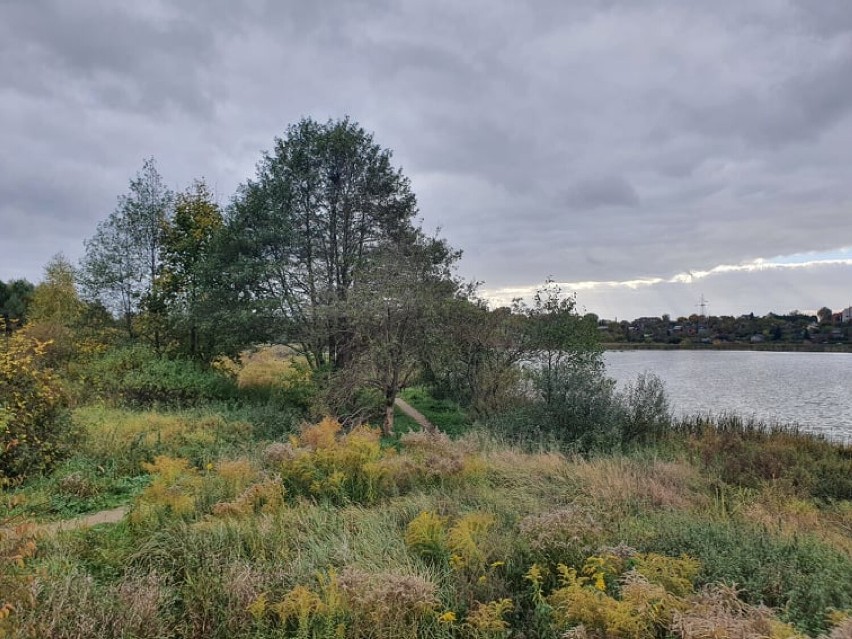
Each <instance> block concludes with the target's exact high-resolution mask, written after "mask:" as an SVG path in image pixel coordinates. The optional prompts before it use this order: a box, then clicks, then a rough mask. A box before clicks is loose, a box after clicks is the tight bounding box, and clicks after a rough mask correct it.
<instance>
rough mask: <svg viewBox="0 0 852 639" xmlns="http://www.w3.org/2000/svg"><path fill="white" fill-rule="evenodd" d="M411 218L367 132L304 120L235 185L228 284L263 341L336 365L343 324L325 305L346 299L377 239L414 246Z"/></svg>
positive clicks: (383, 154)
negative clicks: (255, 170) (289, 345)
mask: <svg viewBox="0 0 852 639" xmlns="http://www.w3.org/2000/svg"><path fill="white" fill-rule="evenodd" d="M415 213H416V201H415V197H414V194H413V193H412V192H411V188H410V184H409V181H408V179H407V178H405V176H404V175H403V174H402V172H401V171H400V170H398V169H395V168H394V167H393V166H392V165H391V152H390V151H388V150H386V149H382V148H381V147H380V146H379V145H378V144H376V143H375V142H374V141H373V136H372V135H371V134H369V133H367V132H366V131H365V130H364V129H362V128H361V127H360V126H358V125H357V124H355V123H354V122H351V121H350V120H349V119H344V120H339V121H329V122H326V123H325V124H320V123H317V122H315V121H313V120H311V119H305V120H302V121H301V122H299V123H297V124H295V125H293V126H291V127H290V128H288V130H287V133H286V135H285V137H284V138H280V139H277V140H276V141H275V147H274V149H273V151H272V152H271V153H269V154H267V155H265V156H264V157H263V159H262V160H261V162H260V164H259V166H258V173H257V177H256V178H255V179H254V180H252V181H249V182H247V183H246V184H244V185H243V186H242V187H241V188H240V191H239V193H238V195H237V197H236V199H235V202H234V205H233V208H232V210H231V212H230V215H229V219H228V222H227V233H226V234H227V237H228V238H229V245H226V246H225V247H224V248H223V252H224V254H226V255H228V256H230V261H228V262H227V263H225V264H223V265H222V268H221V270H222V271H224V272H226V273H227V274H228V275H229V277H230V282H229V283H228V284H227V285H226V287H227V288H228V289H229V290H230V293H231V294H232V296H233V298H234V299H235V300H239V301H240V302H241V303H242V304H247V305H250V307H251V310H252V312H253V315H256V316H259V317H257V318H256V319H255V320H253V326H254V327H255V328H257V329H258V330H260V331H262V332H264V333H265V334H266V337H267V339H284V340H287V341H289V342H291V343H294V344H296V345H299V346H300V347H301V350H302V351H303V353H304V355H305V356H306V357H307V359H308V361H309V363H310V364H311V365H312V366H314V367H321V366H324V365H327V364H328V365H331V366H332V367H333V368H337V369H339V368H343V367H345V365H346V364H347V363H348V362H349V361H350V359H351V356H352V350H351V347H352V328H351V322H350V320H349V318H348V317H347V316H346V315H345V314H340V313H329V312H328V309H329V308H332V307H337V306H338V305H339V304H340V303H342V302H345V301H346V299H347V298H348V295H349V293H350V291H351V290H352V287H353V286H354V284H355V279H356V274H357V272H358V267H359V265H361V264H362V263H363V261H364V260H365V259H366V258H367V257H368V256H369V254H370V253H371V252H373V251H374V250H376V249H377V247H378V246H379V244H380V243H382V242H386V241H393V242H403V241H413V240H414V235H415V229H414V227H413V224H412V219H413V217H414V215H415ZM406 238H408V240H406ZM226 244H228V243H226ZM237 328H239V326H237ZM255 337H257V336H255Z"/></svg>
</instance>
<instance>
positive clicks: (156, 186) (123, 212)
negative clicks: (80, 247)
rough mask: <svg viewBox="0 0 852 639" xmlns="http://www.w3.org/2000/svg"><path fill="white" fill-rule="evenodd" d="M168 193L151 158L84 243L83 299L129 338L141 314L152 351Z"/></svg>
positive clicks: (159, 318) (159, 319)
mask: <svg viewBox="0 0 852 639" xmlns="http://www.w3.org/2000/svg"><path fill="white" fill-rule="evenodd" d="M172 199H173V196H172V193H171V191H169V190H168V189H167V188H166V187H165V185H164V184H163V179H162V178H161V177H160V174H159V173H158V172H157V168H156V164H155V162H154V159H153V158H149V159H147V160H145V162H144V163H143V165H142V170H141V172H139V173H138V174H137V175H136V178H135V179H133V180H131V181H130V191H129V193H127V194H126V195H123V196H121V197H120V198H119V203H118V207H117V208H116V210H115V211H113V213H112V214H110V216H109V217H108V218H107V219H106V220H104V221H103V222H101V223H100V224H99V225H98V228H97V231H96V232H95V235H94V236H93V237H92V238H91V239H89V240H88V241H87V242H86V254H85V256H84V258H83V262H82V265H81V274H82V277H81V280H82V281H81V283H82V288H83V291H84V293H85V296H86V297H87V299H89V300H91V301H96V302H99V303H102V304H103V305H104V306H105V307H106V308H108V309H109V310H110V311H112V312H113V313H115V314H116V315H117V316H119V317H121V318H122V319H123V320H124V322H125V328H126V330H127V334H128V336H129V337H131V338H132V337H134V336H135V329H134V322H133V320H134V318H135V317H138V316H140V315H142V314H143V313H144V314H146V317H145V319H146V324H147V327H148V329H149V333H150V337H151V339H152V341H153V343H154V345H155V346H156V347H159V344H160V335H161V330H162V323H163V311H164V308H163V302H162V299H161V295H160V293H159V290H158V289H157V288H156V287H155V281H156V279H157V275H158V274H159V271H160V267H161V251H162V236H163V227H164V225H165V222H166V220H168V218H169V216H170V213H171V206H172Z"/></svg>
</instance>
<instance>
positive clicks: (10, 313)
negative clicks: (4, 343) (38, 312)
mask: <svg viewBox="0 0 852 639" xmlns="http://www.w3.org/2000/svg"><path fill="white" fill-rule="evenodd" d="M33 288H34V287H33V285H32V284H30V283H29V282H28V281H27V280H23V279H22V280H11V281H9V282H3V281H2V280H0V323H2V327H0V328H2V330H3V331H4V332H5V334H6V335H7V336H9V335H11V334H12V331H14V330H15V328H18V327H20V326H21V325H23V324H24V323H25V322H26V321H27V311H28V307H29V304H30V300H31V299H32V294H33Z"/></svg>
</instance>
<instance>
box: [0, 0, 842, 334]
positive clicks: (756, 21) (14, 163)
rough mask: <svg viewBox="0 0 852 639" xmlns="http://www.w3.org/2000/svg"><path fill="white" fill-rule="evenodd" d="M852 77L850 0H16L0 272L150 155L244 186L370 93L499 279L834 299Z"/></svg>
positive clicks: (107, 203)
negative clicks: (280, 148)
mask: <svg viewBox="0 0 852 639" xmlns="http://www.w3.org/2000/svg"><path fill="white" fill-rule="evenodd" d="M850 79H852V3H850V2H848V0H819V1H818V2H814V1H813V0H752V1H750V2H742V1H741V0H715V1H714V2H683V1H682V0H645V1H643V2H636V1H635V0H572V1H571V2H564V1H562V0H539V1H527V2H519V1H509V0H465V1H464V2H459V1H458V0H453V1H450V0H416V1H415V0H395V1H392V2H391V1H389V0H388V1H383V0H371V1H361V0H327V1H323V2H319V1H318V2H301V1H300V2H297V1H283V0H282V1H274V0H268V1H264V0H242V1H238V0H172V1H169V2H165V1H164V2H160V1H157V0H147V1H146V2H114V1H112V0H100V1H96V0H75V2H67V1H63V0H0V151H2V152H0V279H2V280H9V279H12V278H17V277H26V278H28V279H30V280H31V281H37V280H38V279H40V277H41V273H42V270H43V267H44V265H45V263H46V262H47V261H48V260H49V259H50V258H51V256H53V255H54V254H56V253H58V252H62V253H64V254H65V255H66V256H67V257H68V258H70V259H71V260H72V261H76V260H78V259H79V258H80V257H81V256H82V254H83V250H84V245H83V242H84V240H85V239H86V238H88V237H91V236H92V235H93V233H94V231H95V227H96V225H97V223H98V222H99V221H100V220H102V219H104V218H106V216H107V215H109V213H110V212H111V211H112V210H113V209H114V208H115V206H116V201H117V198H118V197H119V196H120V195H122V194H123V193H126V192H127V190H128V184H129V181H130V179H131V178H133V177H134V176H135V174H136V173H137V172H138V171H139V170H140V169H141V167H142V162H143V160H144V159H145V158H147V157H151V156H153V157H154V158H155V159H156V161H157V166H158V169H159V171H160V173H161V174H162V176H163V178H164V179H165V181H166V183H167V184H168V185H169V186H170V187H171V188H173V189H176V190H182V189H184V188H186V187H187V186H188V185H189V184H190V183H191V181H192V180H193V179H194V178H197V177H204V178H205V179H206V180H207V182H208V184H209V185H210V186H211V187H212V188H213V190H214V192H215V194H216V197H217V198H218V200H219V202H220V203H221V204H223V205H227V203H228V202H229V201H230V199H231V197H232V195H233V193H234V191H235V190H236V188H237V186H238V185H239V184H240V183H242V182H244V181H245V180H247V179H249V178H251V177H253V175H254V173H255V166H256V163H257V162H258V160H259V159H260V157H261V154H262V153H263V152H264V151H265V150H268V149H270V148H271V147H272V145H273V143H274V139H275V137H276V136H281V135H283V134H284V133H285V131H286V128H287V126H288V124H291V123H294V122H296V121H298V120H299V119H300V118H302V117H306V116H307V117H312V118H314V119H317V120H320V121H325V120H327V119H329V118H332V119H337V118H341V117H344V116H346V115H348V116H350V117H351V118H352V119H354V120H355V121H357V122H359V123H360V124H361V125H362V126H363V127H364V128H366V129H367V130H369V131H372V132H373V133H374V135H375V140H376V142H377V143H378V144H380V145H381V146H383V147H386V148H390V149H392V150H393V153H394V155H393V157H394V163H395V165H396V166H398V167H401V168H402V170H403V172H404V173H405V174H406V175H407V176H408V177H409V178H410V179H411V182H412V186H413V189H414V191H415V193H416V194H417V197H418V203H419V210H420V216H421V218H422V223H423V226H424V227H425V228H426V229H427V230H429V231H431V230H434V229H436V228H440V232H441V234H442V235H443V236H444V237H446V238H447V240H448V241H449V242H450V243H451V244H452V245H453V246H455V247H457V248H460V249H462V250H463V251H464V257H463V258H462V261H461V264H460V269H459V274H460V275H461V276H463V277H465V278H468V279H471V280H477V281H482V282H483V284H482V293H483V294H484V295H485V296H487V297H488V298H489V299H491V300H492V301H493V302H494V304H501V303H505V302H507V301H509V300H511V299H512V298H513V297H525V296H529V295H530V292H531V291H533V290H534V289H535V288H536V287H537V286H539V285H540V284H541V283H542V282H543V281H544V280H545V279H546V278H552V279H553V280H555V281H557V282H559V283H561V284H562V287H563V289H564V290H565V291H566V292H571V291H575V292H576V294H577V299H578V303H579V306H580V307H581V308H583V309H585V310H586V311H588V312H594V313H597V314H598V315H600V316H601V317H606V318H619V319H627V318H632V317H638V316H652V315H657V316H659V315H661V314H663V313H668V314H670V315H671V316H673V317H678V316H682V315H689V314H691V313H695V312H697V310H698V303H699V298H700V297H701V296H702V295H703V296H704V298H705V299H706V300H708V307H709V312H710V313H712V314H714V315H715V314H734V315H738V314H741V313H748V312H754V313H756V314H761V315H762V314H765V313H768V312H776V313H786V312H789V311H791V310H794V309H798V310H803V311H804V310H808V311H812V310H815V309H818V308H820V307H822V306H824V305H826V306H829V307H830V308H834V309H839V308H842V307H845V306H850V305H852V278H850V275H852V81H850Z"/></svg>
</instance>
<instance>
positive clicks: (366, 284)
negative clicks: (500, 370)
mask: <svg viewBox="0 0 852 639" xmlns="http://www.w3.org/2000/svg"><path fill="white" fill-rule="evenodd" d="M459 256H460V254H459V253H458V252H454V251H452V250H451V249H450V248H449V247H448V246H447V245H446V243H445V242H443V241H441V240H437V239H434V238H431V239H429V238H422V237H421V238H420V239H419V241H418V242H416V243H408V242H406V243H401V244H386V245H383V246H382V247H381V249H380V250H379V251H377V252H374V253H372V254H371V255H370V256H369V258H368V259H366V260H365V262H364V263H363V264H362V265H361V267H360V268H359V269H358V270H357V271H356V277H355V283H354V285H353V288H352V291H351V292H350V294H349V296H348V298H347V300H346V301H345V302H344V303H343V304H342V305H341V306H340V308H339V310H340V311H341V312H342V314H344V315H345V316H346V318H347V323H348V324H349V326H351V330H352V335H353V343H352V347H351V348H352V357H351V360H350V362H349V364H348V365H347V367H346V368H344V369H342V370H341V371H340V375H339V376H338V377H339V379H343V380H346V382H345V383H343V384H341V383H339V380H338V382H336V383H335V386H337V387H338V388H345V387H346V386H347V385H350V386H351V385H353V384H354V385H357V386H366V387H368V388H373V389H375V390H377V391H378V392H379V393H380V394H381V396H382V401H383V407H384V426H383V431H384V433H385V435H391V434H392V433H393V425H394V402H395V401H396V397H397V395H398V394H399V391H400V390H401V389H402V388H404V387H405V386H407V385H408V384H409V382H410V381H411V379H412V378H413V377H414V375H416V374H417V373H418V372H419V370H420V362H421V361H422V359H423V358H422V356H423V351H424V350H425V349H426V348H428V334H429V332H430V330H432V329H433V327H434V326H435V320H436V318H437V317H438V314H439V308H440V306H441V305H442V304H443V303H444V302H445V301H446V300H448V299H451V298H452V296H453V294H454V292H455V291H456V288H457V284H456V282H455V281H453V279H452V277H451V268H452V265H453V263H454V262H455V261H456V260H457V259H458V257H459Z"/></svg>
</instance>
